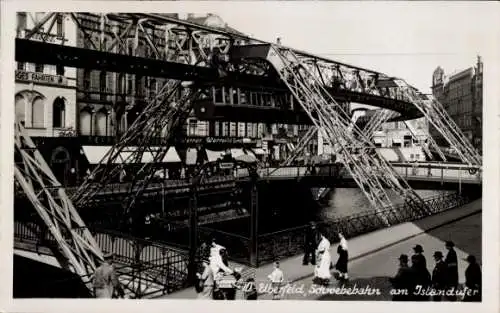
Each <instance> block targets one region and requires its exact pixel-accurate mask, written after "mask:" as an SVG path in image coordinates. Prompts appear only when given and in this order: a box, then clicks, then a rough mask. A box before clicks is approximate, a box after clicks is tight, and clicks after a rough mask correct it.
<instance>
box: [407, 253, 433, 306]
mask: <svg viewBox="0 0 500 313" xmlns="http://www.w3.org/2000/svg"><path fill="white" fill-rule="evenodd" d="M411 269H412V270H413V273H414V274H415V286H420V288H421V289H422V290H426V289H427V287H429V286H430V285H431V274H430V273H429V271H428V270H427V267H422V261H421V258H419V256H418V255H416V254H414V255H412V257H411ZM413 300H415V301H428V300H429V296H427V295H425V294H419V295H415V296H414V297H413Z"/></svg>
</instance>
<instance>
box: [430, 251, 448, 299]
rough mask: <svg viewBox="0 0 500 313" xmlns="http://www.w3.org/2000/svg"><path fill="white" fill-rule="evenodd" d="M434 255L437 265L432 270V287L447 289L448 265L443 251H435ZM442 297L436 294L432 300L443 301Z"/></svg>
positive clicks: (441, 289)
mask: <svg viewBox="0 0 500 313" xmlns="http://www.w3.org/2000/svg"><path fill="white" fill-rule="evenodd" d="M433 257H434V261H435V262H436V265H435V266H434V270H433V271H432V288H433V289H435V290H436V291H437V292H440V291H444V290H446V283H447V281H446V277H447V272H448V266H446V263H444V261H443V253H442V252H441V251H436V252H434V255H433ZM442 298H443V297H442V296H441V295H434V296H433V297H432V301H441V300H442Z"/></svg>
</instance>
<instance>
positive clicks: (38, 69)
mask: <svg viewBox="0 0 500 313" xmlns="http://www.w3.org/2000/svg"><path fill="white" fill-rule="evenodd" d="M35 72H37V73H43V64H35Z"/></svg>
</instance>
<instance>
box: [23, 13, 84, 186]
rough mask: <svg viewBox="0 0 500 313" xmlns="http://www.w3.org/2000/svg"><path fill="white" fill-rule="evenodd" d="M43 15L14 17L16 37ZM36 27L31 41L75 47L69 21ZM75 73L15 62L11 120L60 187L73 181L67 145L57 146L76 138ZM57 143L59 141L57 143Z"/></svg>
mask: <svg viewBox="0 0 500 313" xmlns="http://www.w3.org/2000/svg"><path fill="white" fill-rule="evenodd" d="M45 17H46V13H28V12H19V13H17V27H16V29H17V37H18V38H24V37H25V36H26V35H27V34H31V32H32V31H33V29H34V28H35V26H36V25H37V24H38V23H39V22H40V21H42V20H43V19H44V18H45ZM52 21H53V22H52V23H48V24H47V25H44V26H43V27H40V28H39V29H38V30H37V31H36V33H34V34H33V35H32V36H31V40H37V41H45V42H48V43H53V44H64V45H66V46H75V45H76V35H77V31H76V27H75V25H74V24H73V23H71V22H70V18H69V17H67V16H63V15H58V16H55V17H54V18H53V20H52ZM76 90H77V77H76V69H75V68H70V67H64V66H58V65H49V64H33V63H26V62H17V63H16V70H15V95H14V98H15V104H14V106H15V109H14V110H15V120H16V121H17V122H20V123H21V124H23V125H24V128H25V130H26V132H27V133H28V134H29V135H30V136H32V137H34V138H35V139H36V141H37V142H38V143H39V148H40V152H41V153H42V154H43V155H44V157H45V158H46V160H47V162H48V163H49V166H51V168H52V169H53V172H54V173H55V174H56V176H57V177H58V178H59V179H60V181H61V182H63V183H72V182H74V181H75V180H76V175H77V168H78V162H77V161H76V160H75V159H74V158H72V155H74V154H78V151H72V149H71V148H68V146H67V145H64V144H62V143H61V140H62V141H65V140H67V139H68V138H71V137H73V138H74V136H75V135H76V130H77V129H78V104H77V99H76ZM59 139H61V140H59Z"/></svg>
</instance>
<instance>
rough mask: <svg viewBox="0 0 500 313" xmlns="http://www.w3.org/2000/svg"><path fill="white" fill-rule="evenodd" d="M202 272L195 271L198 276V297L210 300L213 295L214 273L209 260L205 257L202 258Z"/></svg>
mask: <svg viewBox="0 0 500 313" xmlns="http://www.w3.org/2000/svg"><path fill="white" fill-rule="evenodd" d="M202 264H203V272H202V273H201V274H200V273H196V276H197V278H198V281H197V285H198V289H197V292H198V299H200V300H212V299H213V296H214V284H215V282H214V273H213V272H212V268H211V267H210V261H209V259H208V258H207V257H204V258H203V259H202Z"/></svg>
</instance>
